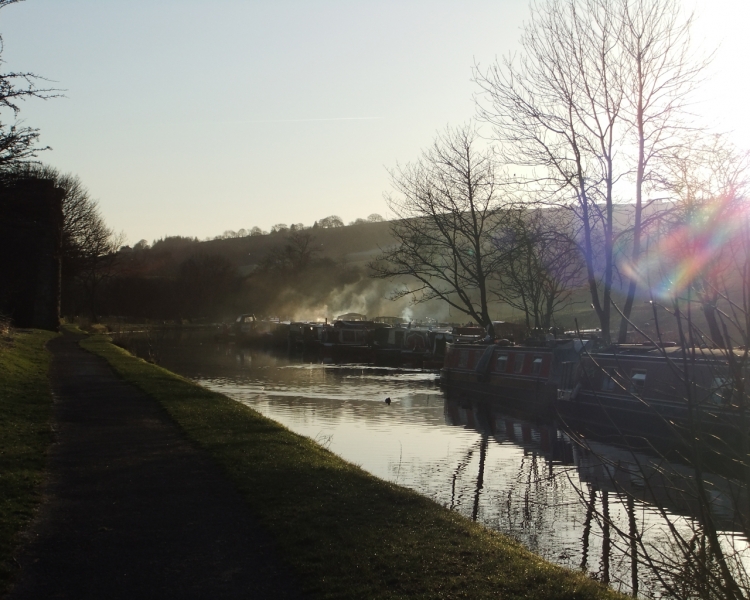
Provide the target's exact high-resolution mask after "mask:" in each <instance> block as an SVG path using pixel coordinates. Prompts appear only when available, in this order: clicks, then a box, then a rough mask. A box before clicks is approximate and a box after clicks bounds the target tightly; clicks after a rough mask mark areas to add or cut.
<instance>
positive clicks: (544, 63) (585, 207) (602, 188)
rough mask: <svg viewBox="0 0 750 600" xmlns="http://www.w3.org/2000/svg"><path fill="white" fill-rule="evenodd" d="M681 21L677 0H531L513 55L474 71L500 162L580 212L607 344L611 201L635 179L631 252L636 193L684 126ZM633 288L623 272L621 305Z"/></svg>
mask: <svg viewBox="0 0 750 600" xmlns="http://www.w3.org/2000/svg"><path fill="white" fill-rule="evenodd" d="M689 28H690V19H688V20H687V21H684V22H681V21H680V20H679V3H678V2H677V1H676V0H548V1H547V2H545V3H543V4H540V5H534V7H533V10H532V16H531V20H530V21H529V23H528V24H527V25H526V26H525V28H524V33H523V35H522V38H521V44H522V46H523V50H524V52H523V54H522V55H521V56H520V57H519V58H518V59H514V58H506V59H505V60H504V61H503V62H502V63H495V64H494V65H492V66H491V67H490V68H489V69H488V70H486V71H480V70H479V69H478V68H477V69H476V70H475V76H476V80H477V82H478V83H479V85H480V87H481V88H482V90H483V92H484V94H483V95H482V97H481V99H480V107H479V109H480V114H481V116H482V118H484V119H485V120H487V121H488V122H490V123H492V124H493V125H494V126H495V132H496V137H497V139H498V140H499V141H500V142H501V144H502V145H501V153H502V156H503V158H504V160H505V161H506V162H507V163H508V164H516V165H518V166H519V167H520V168H521V169H524V171H523V173H524V178H525V179H527V180H528V182H529V183H532V184H535V185H537V186H538V187H539V188H540V189H541V190H542V191H543V192H544V193H545V194H546V200H545V201H546V202H548V203H551V204H555V205H566V206H568V207H569V208H570V209H571V210H572V211H573V212H574V213H575V215H576V216H577V218H578V221H579V224H580V236H579V238H578V239H579V240H580V245H581V249H582V252H583V256H584V259H585V264H586V272H587V280H588V287H589V291H590V294H591V301H592V305H593V307H594V310H595V312H596V314H597V317H598V319H599V323H600V326H601V330H602V335H603V337H604V338H605V340H607V341H608V340H609V336H610V325H611V304H612V286H613V281H614V276H615V273H616V271H615V268H616V259H617V256H616V255H615V246H616V241H617V239H618V236H619V235H621V234H622V233H623V232H622V231H618V222H617V219H616V203H617V202H618V201H624V200H628V199H630V194H631V193H632V191H633V190H632V184H631V181H632V180H634V181H635V198H634V201H635V214H634V222H633V224H632V227H631V235H630V240H631V241H632V251H631V253H630V254H631V261H632V260H633V258H634V257H635V259H636V260H637V257H639V256H640V253H641V250H642V249H641V231H642V227H643V221H642V211H643V206H644V193H645V192H647V191H648V190H649V189H650V187H649V185H650V182H651V180H652V172H653V170H654V169H655V167H656V165H657V163H658V159H659V157H660V155H661V154H662V153H663V152H664V151H665V149H669V148H670V147H671V144H672V143H673V138H674V134H675V132H676V131H677V130H679V128H680V127H681V126H682V125H684V124H683V123H681V122H679V119H678V117H679V116H680V110H679V109H680V108H681V107H682V104H683V102H684V98H685V97H686V94H687V93H688V92H689V90H690V88H691V87H692V85H693V82H694V81H695V78H696V76H697V74H698V73H699V71H700V66H701V65H697V66H695V67H692V66H689V65H690V63H689V60H688V59H689V57H688V55H687V50H688V43H689ZM633 146H635V148H636V150H635V152H633V151H632V148H633ZM631 176H632V177H631ZM628 186H631V187H628ZM617 190H624V191H622V192H619V194H618V193H616V192H617ZM620 229H622V227H621V228H620ZM625 239H626V238H625V237H623V238H621V240H620V241H624V240H625ZM635 287H636V283H635V279H634V278H631V279H630V281H629V290H628V292H629V293H628V299H627V300H626V309H627V312H628V313H629V312H630V310H631V308H632V304H633V297H634V294H635ZM623 327H624V328H625V329H624V331H625V332H627V328H626V327H627V326H626V325H623Z"/></svg>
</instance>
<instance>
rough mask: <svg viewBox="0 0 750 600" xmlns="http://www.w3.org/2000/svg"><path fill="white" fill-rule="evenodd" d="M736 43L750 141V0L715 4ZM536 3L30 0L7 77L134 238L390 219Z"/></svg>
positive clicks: (11, 14)
mask: <svg viewBox="0 0 750 600" xmlns="http://www.w3.org/2000/svg"><path fill="white" fill-rule="evenodd" d="M696 6H697V9H698V12H699V15H700V18H699V20H698V26H697V28H696V30H695V34H696V35H695V37H696V40H697V41H698V42H700V43H702V44H703V45H704V46H705V47H707V48H710V47H712V46H716V45H717V44H719V43H721V44H722V45H721V48H720V50H719V53H718V55H717V58H716V60H715V62H714V65H713V68H712V71H711V72H712V74H713V75H712V78H711V80H710V81H709V82H707V84H706V85H705V86H704V100H705V101H704V103H703V105H702V107H701V110H702V111H703V112H704V114H705V115H706V116H707V118H709V119H714V120H715V121H716V123H717V124H718V125H719V126H721V127H723V128H724V129H734V130H736V131H737V140H738V141H739V143H741V144H742V145H743V146H748V147H750V118H749V117H748V114H747V105H748V97H749V96H750V94H749V92H750V86H749V85H748V79H749V78H748V70H749V68H748V61H749V60H750V35H748V31H747V27H748V23H750V2H748V1H747V0H710V1H709V0H698V1H697V2H696ZM527 7H528V4H527V2H526V0H494V1H481V0H464V1H461V2H459V1H457V0H456V1H450V2H447V1H426V0H400V1H386V0H378V1H372V2H365V1H352V0H349V1H343V0H341V1H334V0H329V1H309V0H308V1H305V2H302V1H293V0H276V1H273V2H271V1H268V2H260V1H254V2H253V1H240V0H214V1H213V2H200V3H199V2H195V1H193V0H179V1H177V0H150V1H145V0H128V1H125V0H96V1H95V0H65V2H61V1H60V0H27V1H25V2H22V3H19V4H15V5H11V6H9V7H7V8H5V9H3V10H2V11H0V31H1V32H2V34H3V37H4V41H5V50H4V53H3V58H4V60H5V61H6V64H5V66H4V67H5V70H25V71H34V72H36V73H38V74H40V75H43V76H45V77H48V78H49V79H52V80H54V81H55V82H57V83H56V85H58V86H59V87H61V88H64V89H65V90H66V92H65V94H66V98H62V99H56V100H50V101H47V102H42V101H36V100H35V101H30V102H28V103H26V105H25V106H24V107H23V113H22V116H23V118H24V119H25V122H26V124H27V125H30V126H34V127H39V128H40V129H41V131H42V141H43V143H45V144H48V145H50V146H52V147H53V150H52V151H50V152H46V153H44V155H43V156H42V158H43V160H44V161H45V162H48V163H50V164H52V165H54V166H56V167H58V168H59V169H61V170H62V171H66V172H67V171H70V172H74V173H77V174H78V175H80V177H81V178H82V179H83V181H84V183H85V184H86V185H87V186H88V187H89V189H90V190H91V192H92V194H93V196H94V197H95V198H97V199H99V201H100V203H101V207H102V210H103V213H104V215H105V217H106V219H107V221H108V222H109V223H110V225H111V226H113V227H114V228H116V229H117V230H123V231H124V232H125V233H126V234H127V236H128V239H129V241H130V243H134V242H136V241H138V240H139V239H141V238H146V239H148V240H149V241H150V240H153V239H154V238H158V237H162V236H164V235H173V234H180V235H195V236H198V237H201V238H202V237H206V236H213V235H216V234H218V233H221V232H222V231H224V230H225V229H235V230H236V229H240V228H250V227H252V226H253V225H259V226H260V227H262V228H264V229H268V228H270V226H271V225H273V224H274V223H280V222H281V223H297V222H302V223H305V224H308V225H311V224H312V223H313V221H315V220H316V219H319V218H321V217H324V216H327V215H330V214H338V215H340V216H341V217H343V219H344V220H345V221H347V222H348V221H350V220H353V219H355V218H357V217H365V216H367V215H368V214H370V213H373V212H378V213H381V214H383V215H386V213H387V209H386V206H385V203H384V201H383V192H384V191H387V189H388V187H389V185H388V176H387V172H386V167H391V166H393V165H394V164H395V163H396V162H397V161H401V162H406V161H409V160H412V159H414V158H415V157H416V156H417V155H418V153H419V151H420V149H421V148H423V147H425V146H427V145H428V144H429V143H430V142H431V140H432V138H433V136H434V134H435V132H436V130H438V129H442V128H443V127H445V126H446V125H447V124H459V123H462V122H464V121H466V120H468V119H470V118H471V117H472V115H473V114H474V105H473V101H472V94H473V93H474V92H475V91H476V88H475V86H474V84H472V82H471V66H472V64H473V63H474V61H475V60H476V61H478V62H479V63H482V64H487V63H489V62H491V61H492V60H494V58H495V56H502V55H504V54H506V53H508V52H509V51H512V50H514V49H515V48H516V43H517V39H518V36H519V31H520V27H521V25H522V23H523V20H524V19H525V18H526V17H527V14H528V8H527Z"/></svg>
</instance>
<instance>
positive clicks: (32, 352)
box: [0, 331, 56, 595]
mask: <svg viewBox="0 0 750 600" xmlns="http://www.w3.org/2000/svg"><path fill="white" fill-rule="evenodd" d="M55 335H56V334H54V333H51V332H49V331H20V332H19V331H17V332H15V333H13V334H10V335H6V336H3V337H2V338H0V595H2V594H3V592H4V591H5V590H6V589H7V588H8V585H9V584H10V582H11V580H12V578H13V576H14V574H15V572H16V571H17V565H16V564H15V561H14V560H13V552H14V551H15V549H16V547H17V546H18V542H19V538H18V533H19V531H21V529H23V528H24V527H25V526H26V525H27V524H28V522H29V521H30V520H31V518H32V516H33V514H34V509H35V507H36V506H37V504H38V503H39V501H40V484H41V482H42V477H43V475H44V468H45V459H46V455H47V450H48V448H49V445H50V444H51V443H52V430H51V428H50V417H51V412H52V395H51V393H50V388H49V381H48V371H49V361H50V354H49V352H47V350H46V349H45V344H46V343H47V342H48V341H49V340H50V339H52V338H53V337H54V336H55Z"/></svg>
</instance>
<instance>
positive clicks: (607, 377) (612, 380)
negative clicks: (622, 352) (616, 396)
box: [602, 367, 618, 392]
mask: <svg viewBox="0 0 750 600" xmlns="http://www.w3.org/2000/svg"><path fill="white" fill-rule="evenodd" d="M617 387H618V386H617V370H616V369H614V368H612V367H608V368H605V369H604V372H603V373H602V391H603V392H614V391H615V390H616V389H617Z"/></svg>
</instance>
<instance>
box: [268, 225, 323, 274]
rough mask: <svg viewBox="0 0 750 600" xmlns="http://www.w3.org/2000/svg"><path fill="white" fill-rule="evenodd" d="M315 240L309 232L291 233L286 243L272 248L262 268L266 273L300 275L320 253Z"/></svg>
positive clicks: (296, 231) (298, 231)
mask: <svg viewBox="0 0 750 600" xmlns="http://www.w3.org/2000/svg"><path fill="white" fill-rule="evenodd" d="M314 241H315V238H314V237H313V235H312V234H311V233H310V232H309V231H307V230H303V231H300V230H295V231H291V232H290V233H289V234H288V235H287V236H286V243H285V244H284V245H283V246H281V247H276V248H272V249H271V250H270V251H269V252H268V254H266V256H265V257H264V258H263V260H262V261H261V268H262V269H264V270H266V271H288V272H290V273H298V272H300V271H302V270H304V269H305V268H307V267H308V266H309V265H310V262H311V261H312V260H313V259H314V257H315V255H316V254H317V253H318V249H317V248H316V247H315V244H314Z"/></svg>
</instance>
